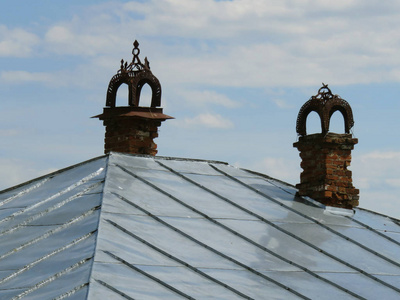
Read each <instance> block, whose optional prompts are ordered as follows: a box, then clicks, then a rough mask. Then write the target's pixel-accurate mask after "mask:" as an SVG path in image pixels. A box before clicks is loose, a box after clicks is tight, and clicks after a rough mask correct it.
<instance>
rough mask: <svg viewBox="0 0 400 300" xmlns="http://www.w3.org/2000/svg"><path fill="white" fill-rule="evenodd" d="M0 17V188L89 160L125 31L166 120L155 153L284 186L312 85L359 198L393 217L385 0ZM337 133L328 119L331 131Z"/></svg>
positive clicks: (243, 2) (191, 0) (395, 16)
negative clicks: (348, 129) (335, 97)
mask: <svg viewBox="0 0 400 300" xmlns="http://www.w3.org/2000/svg"><path fill="white" fill-rule="evenodd" d="M0 16H1V18H0V97H1V102H0V103H1V109H0V164H1V166H2V167H1V169H0V189H3V188H7V187H10V186H12V185H16V184H19V183H21V182H23V181H26V180H29V179H32V178H34V177H37V176H40V175H43V174H46V173H48V172H50V171H54V170H57V169H60V168H63V167H67V166H69V165H72V164H75V163H78V162H81V161H84V160H87V159H90V158H92V157H95V156H99V155H102V153H103V139H104V128H103V126H102V123H101V122H100V121H98V120H97V119H91V118H90V117H91V116H94V115H96V114H99V113H100V112H101V111H102V108H103V106H104V104H105V95H106V89H107V86H108V82H109V80H110V79H111V77H112V76H113V75H114V74H115V73H116V71H117V70H118V69H119V64H120V60H121V59H122V58H123V59H125V60H128V61H129V60H131V59H132V54H131V50H132V43H133V41H134V40H135V39H137V40H138V41H139V43H140V49H141V58H142V59H144V57H145V56H147V57H148V59H149V61H150V63H151V69H152V71H153V73H154V74H155V75H156V76H157V77H158V79H159V80H160V82H161V85H162V88H163V96H162V106H163V108H164V112H165V113H166V114H168V115H171V116H174V117H175V118H176V119H175V120H168V121H166V122H164V123H163V125H162V126H161V128H160V137H159V138H158V139H157V140H156V142H157V144H158V149H159V153H158V154H159V155H162V156H174V157H187V158H202V159H212V160H222V161H227V162H229V163H230V164H232V165H235V166H238V167H243V168H247V169H252V170H255V171H260V172H263V173H266V174H268V175H270V176H273V177H277V178H279V179H281V180H285V181H287V182H289V183H292V184H296V183H298V182H299V175H300V172H301V169H300V158H299V156H298V151H297V149H295V148H293V146H292V144H293V142H295V141H296V139H297V135H296V131H295V123H296V117H297V114H298V112H299V109H300V107H301V106H302V105H303V104H304V103H305V102H306V101H307V100H308V99H309V98H310V97H311V96H312V95H315V94H316V93H317V91H318V89H319V88H320V87H321V84H322V82H324V83H327V84H329V87H330V88H331V90H332V92H333V93H334V94H339V95H340V96H341V97H342V98H344V99H346V100H347V101H348V102H349V103H350V105H351V106H352V109H353V114H354V120H355V126H354V129H353V132H354V135H355V137H357V138H358V139H359V144H357V145H356V146H355V150H354V151H353V153H352V156H353V160H352V166H351V167H350V169H351V170H352V171H353V181H354V185H355V187H356V188H359V189H360V190H361V193H360V206H361V207H364V208H367V209H371V210H374V211H377V212H381V213H384V214H388V215H390V216H393V217H397V218H400V205H398V202H399V195H400V171H399V167H400V133H399V130H398V129H399V128H400V120H399V117H398V115H399V111H400V101H399V99H400V85H399V81H400V51H399V49H400V31H399V29H398V28H399V27H400V3H399V2H397V1H390V2H389V1H386V2H382V1H374V0H371V1H368V2H366V1H361V0H359V1H357V0H338V1H335V2H332V1H321V0H319V1H317V0H314V1H313V0H308V1H307V0H289V1H278V0H234V1H212V0H201V1H200V0H197V1H195V0H149V1H43V0H37V1H27V0H25V1H22V0H21V1H2V2H0ZM144 92H145V93H144V95H143V97H142V100H141V101H142V102H141V103H142V104H145V103H146V101H148V98H149V91H148V90H147V91H146V90H145V91H144ZM124 93H126V90H123V89H121V90H120V91H119V94H118V95H119V100H118V104H119V105H126V104H127V102H126V103H125V102H124V101H127V100H126V99H127V98H126V97H125V96H124ZM318 122H319V120H318V119H317V118H316V117H315V116H314V115H310V117H309V120H308V129H309V131H310V132H317V131H318V130H319V124H318ZM343 128H344V125H343V119H342V118H341V115H340V114H339V113H335V114H334V115H333V118H332V122H331V130H332V131H334V132H339V133H342V132H343V130H344V129H343Z"/></svg>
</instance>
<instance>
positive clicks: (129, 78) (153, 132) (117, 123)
mask: <svg viewBox="0 0 400 300" xmlns="http://www.w3.org/2000/svg"><path fill="white" fill-rule="evenodd" d="M133 46H134V48H133V50H132V54H133V59H132V62H131V63H130V64H129V65H128V63H127V62H125V63H124V60H121V68H120V69H119V70H118V72H117V74H115V75H114V76H113V77H112V78H111V80H110V83H109V85H108V89H107V100H106V107H104V109H103V113H102V114H101V115H97V116H95V117H93V118H99V119H100V120H102V121H103V125H104V126H105V127H106V134H105V143H104V153H106V154H107V153H109V152H110V151H116V152H123V153H130V154H148V155H153V156H154V155H156V154H157V145H156V144H155V143H154V139H155V138H156V137H158V132H157V131H158V127H159V126H161V122H163V121H165V120H167V119H173V118H172V117H170V116H167V115H165V114H163V110H162V108H160V107H159V106H160V105H161V85H160V82H159V81H158V79H157V78H156V77H155V76H154V75H153V73H152V72H151V71H150V64H149V61H148V60H147V57H146V58H145V60H144V64H143V63H142V62H141V61H140V59H139V53H140V50H139V48H138V46H139V43H138V42H137V41H135V42H134V43H133ZM122 84H127V85H128V90H129V96H128V97H129V99H128V105H129V106H122V107H116V96H117V90H118V88H119V87H120V86H121V85H122ZM145 84H148V85H149V86H150V88H151V91H152V99H151V106H150V107H142V106H139V100H140V99H139V98H140V92H141V90H142V88H143V86H144V85H145Z"/></svg>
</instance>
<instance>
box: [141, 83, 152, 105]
mask: <svg viewBox="0 0 400 300" xmlns="http://www.w3.org/2000/svg"><path fill="white" fill-rule="evenodd" d="M152 97H153V91H152V89H151V87H150V85H149V84H148V83H145V84H144V85H143V86H142V89H141V92H140V99H139V106H142V107H151V99H152Z"/></svg>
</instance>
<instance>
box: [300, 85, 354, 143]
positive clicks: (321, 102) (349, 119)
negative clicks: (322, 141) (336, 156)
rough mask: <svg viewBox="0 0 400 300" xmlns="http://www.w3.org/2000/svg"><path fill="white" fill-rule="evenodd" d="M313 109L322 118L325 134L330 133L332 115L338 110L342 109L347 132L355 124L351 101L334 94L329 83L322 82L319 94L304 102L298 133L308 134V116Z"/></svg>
mask: <svg viewBox="0 0 400 300" xmlns="http://www.w3.org/2000/svg"><path fill="white" fill-rule="evenodd" d="M312 111H315V112H316V113H317V114H318V115H319V117H320V119H321V129H322V133H323V134H326V133H328V131H329V124H330V120H331V117H332V115H333V113H334V112H336V111H340V112H341V113H342V115H343V118H344V128H345V132H346V133H350V129H351V128H352V127H353V126H354V120H353V112H352V110H351V107H350V105H349V103H348V102H347V101H346V100H344V99H342V98H340V97H339V96H338V95H333V94H332V92H331V90H330V89H329V88H328V85H327V84H324V83H322V87H321V88H320V89H319V90H318V94H317V95H315V96H312V97H311V98H310V100H308V101H307V102H306V103H304V105H303V106H302V107H301V108H300V111H299V114H298V116H297V123H296V131H297V134H298V135H300V136H304V135H306V134H307V130H306V121H307V116H308V115H309V114H310V113H311V112H312Z"/></svg>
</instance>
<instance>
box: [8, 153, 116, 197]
mask: <svg viewBox="0 0 400 300" xmlns="http://www.w3.org/2000/svg"><path fill="white" fill-rule="evenodd" d="M106 156H108V155H100V156H97V157H94V158H91V159H88V160H85V161H83V162H80V163H77V164H74V165H71V166H69V167H66V168H62V169H59V170H57V171H54V172H51V173H47V174H44V175H42V176H39V177H36V178H33V179H31V180H28V181H25V182H22V183H19V184H17V185H14V186H12V187H9V188H6V189H4V190H1V191H0V194H3V193H6V192H9V191H12V190H15V189H17V188H19V187H21V186H24V185H27V184H30V183H32V182H35V181H37V180H40V179H43V178H45V177H49V176H55V175H57V174H59V173H62V172H64V171H68V170H70V169H73V168H75V167H79V166H81V165H84V164H87V163H89V162H91V161H94V160H97V159H100V158H103V157H106Z"/></svg>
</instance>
